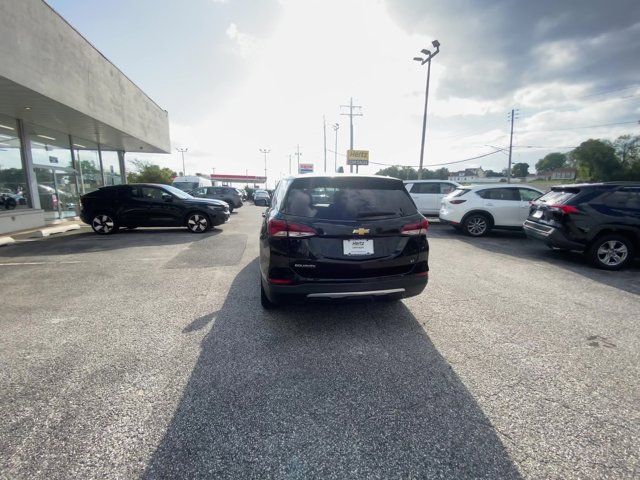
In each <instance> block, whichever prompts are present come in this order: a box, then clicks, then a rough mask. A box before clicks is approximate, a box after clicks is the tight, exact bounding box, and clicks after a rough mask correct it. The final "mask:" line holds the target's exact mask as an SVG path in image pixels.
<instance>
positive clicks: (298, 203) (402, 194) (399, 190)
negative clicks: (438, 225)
mask: <svg viewBox="0 0 640 480" xmlns="http://www.w3.org/2000/svg"><path fill="white" fill-rule="evenodd" d="M284 211H285V212H286V213H288V214H290V215H297V216H301V217H313V218H318V219H323V220H358V219H362V218H375V217H380V218H384V217H402V216H407V215H413V214H415V213H416V212H417V210H416V207H415V205H414V203H413V201H412V200H411V197H410V196H409V194H408V193H407V191H406V190H405V189H404V185H403V184H402V183H400V182H398V181H393V180H389V179H386V178H379V179H376V178H323V177H320V178H308V179H307V178H303V179H297V180H295V181H294V182H293V184H292V185H291V187H290V189H289V191H288V193H287V196H286V200H285V207H284Z"/></svg>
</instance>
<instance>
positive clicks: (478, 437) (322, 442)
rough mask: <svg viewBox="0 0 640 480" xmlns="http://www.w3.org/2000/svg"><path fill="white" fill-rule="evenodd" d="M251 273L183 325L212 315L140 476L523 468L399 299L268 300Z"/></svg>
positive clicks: (417, 473)
mask: <svg viewBox="0 0 640 480" xmlns="http://www.w3.org/2000/svg"><path fill="white" fill-rule="evenodd" d="M258 278H259V273H258V262H257V259H256V260H254V261H252V262H251V263H250V264H249V265H247V266H246V267H245V268H244V269H243V270H242V271H241V272H240V273H239V274H238V275H237V276H236V278H235V280H234V281H233V284H232V285H231V288H230V290H229V295H228V297H227V299H226V301H225V303H224V305H223V307H222V308H221V309H220V311H219V312H217V313H216V314H211V315H205V316H203V317H200V318H198V319H195V320H194V321H193V322H192V323H191V325H189V326H188V327H186V329H185V332H188V331H192V330H193V329H198V328H202V327H203V325H206V324H207V323H208V322H209V321H213V325H212V326H211V330H210V331H209V333H208V334H207V335H206V337H205V338H204V339H203V342H202V350H201V353H200V357H199V359H198V361H197V364H196V366H195V367H194V370H193V372H192V374H191V377H190V379H189V381H188V384H187V386H186V388H185V391H184V396H183V398H182V400H181V401H180V404H179V405H178V407H177V409H176V412H175V414H174V417H173V419H172V420H171V422H170V424H169V426H168V429H167V431H166V434H165V437H164V438H163V440H162V441H161V443H160V445H159V446H158V448H157V450H156V451H155V453H154V454H153V456H152V459H151V460H150V462H149V464H148V466H147V469H146V471H145V473H144V475H143V478H146V479H152V478H271V477H278V478H295V479H305V478H366V479H369V478H416V477H420V478H434V477H437V478H456V479H461V478H492V479H493V478H520V476H519V473H518V471H517V469H516V468H515V466H514V465H513V463H512V461H511V459H510V458H509V455H508V453H507V451H506V450H505V448H504V446H503V444H502V443H501V441H500V439H499V438H498V436H497V435H496V433H495V431H494V428H493V427H492V425H491V424H490V422H489V420H488V419H487V418H486V417H485V415H484V414H483V412H482V410H481V409H480V408H479V406H478V405H477V403H476V401H475V400H474V398H473V396H472V395H471V393H470V392H469V391H468V390H467V389H466V388H465V386H464V385H463V383H462V382H461V380H460V379H459V378H458V377H457V375H456V374H455V373H454V372H453V370H452V369H451V367H450V366H449V364H448V363H447V361H446V360H445V359H444V358H443V357H442V356H441V355H440V354H439V353H438V350H437V348H436V347H435V346H434V345H433V343H432V342H431V340H430V339H429V337H428V336H427V335H426V334H425V332H424V330H423V329H422V327H421V325H420V324H419V323H418V321H417V320H416V319H415V317H414V316H413V315H412V314H411V312H410V311H409V310H408V309H407V308H406V307H405V306H404V304H403V303H401V302H396V303H371V304H369V303H358V304H355V303H354V304H340V305H323V304H315V305H313V306H295V307H294V306H291V307H283V308H281V309H278V310H275V311H269V312H265V311H263V310H262V309H261V307H260V303H259V291H258ZM214 315H215V318H213V316H214Z"/></svg>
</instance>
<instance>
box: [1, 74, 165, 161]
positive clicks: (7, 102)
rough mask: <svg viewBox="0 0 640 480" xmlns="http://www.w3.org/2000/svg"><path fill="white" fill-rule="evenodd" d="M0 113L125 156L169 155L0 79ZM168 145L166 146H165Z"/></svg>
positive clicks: (162, 148) (154, 146) (5, 79)
mask: <svg viewBox="0 0 640 480" xmlns="http://www.w3.org/2000/svg"><path fill="white" fill-rule="evenodd" d="M0 113H2V114H3V115H7V116H9V117H14V118H20V119H22V120H24V121H26V122H29V123H33V124H36V125H40V126H43V127H48V128H51V129H54V130H58V131H61V132H64V133H68V134H70V135H72V136H74V137H77V138H83V139H85V140H90V141H93V142H95V143H99V144H101V145H103V146H105V149H114V150H125V151H127V152H148V153H168V152H169V149H170V146H169V145H168V144H162V145H158V144H151V143H149V142H146V141H144V140H142V139H140V138H136V137H134V136H132V135H128V134H126V133H124V132H122V131H120V130H118V129H117V128H114V127H112V126H110V125H107V124H106V123H104V122H100V121H99V120H96V119H95V118H92V117H90V116H89V115H85V114H83V113H81V112H79V111H77V110H75V109H73V108H71V107H68V106H66V105H64V104H62V103H59V102H56V101H55V100H53V99H51V98H49V97H46V96H44V95H41V94H39V93H38V92H34V91H33V90H30V89H29V88H27V87H24V86H22V85H18V84H17V83H15V82H12V81H11V80H8V79H7V78H4V77H2V76H0ZM166 143H168V142H166Z"/></svg>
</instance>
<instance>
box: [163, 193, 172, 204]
mask: <svg viewBox="0 0 640 480" xmlns="http://www.w3.org/2000/svg"><path fill="white" fill-rule="evenodd" d="M162 201H163V202H173V196H172V195H169V194H168V193H163V194H162Z"/></svg>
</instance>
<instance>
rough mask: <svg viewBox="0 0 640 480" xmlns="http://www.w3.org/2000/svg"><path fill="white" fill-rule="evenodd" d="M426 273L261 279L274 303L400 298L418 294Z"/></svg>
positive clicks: (266, 292) (422, 287)
mask: <svg viewBox="0 0 640 480" xmlns="http://www.w3.org/2000/svg"><path fill="white" fill-rule="evenodd" d="M428 281H429V277H428V276H424V275H404V276H401V277H394V278H389V279H379V278H377V279H376V278H372V279H367V280H364V281H363V280H358V281H357V282H355V281H354V282H309V283H299V284H295V285H274V284H270V283H269V282H268V281H267V280H266V279H264V278H263V280H262V284H263V287H264V290H265V294H266V295H267V297H268V298H269V300H271V301H272V302H274V303H283V302H287V303H289V302H291V303H300V302H305V301H318V300H332V301H339V300H352V299H375V298H387V299H389V298H390V299H400V298H408V297H413V296H415V295H419V294H420V293H422V291H423V290H424V289H425V287H426V286H427V283H428Z"/></svg>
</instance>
